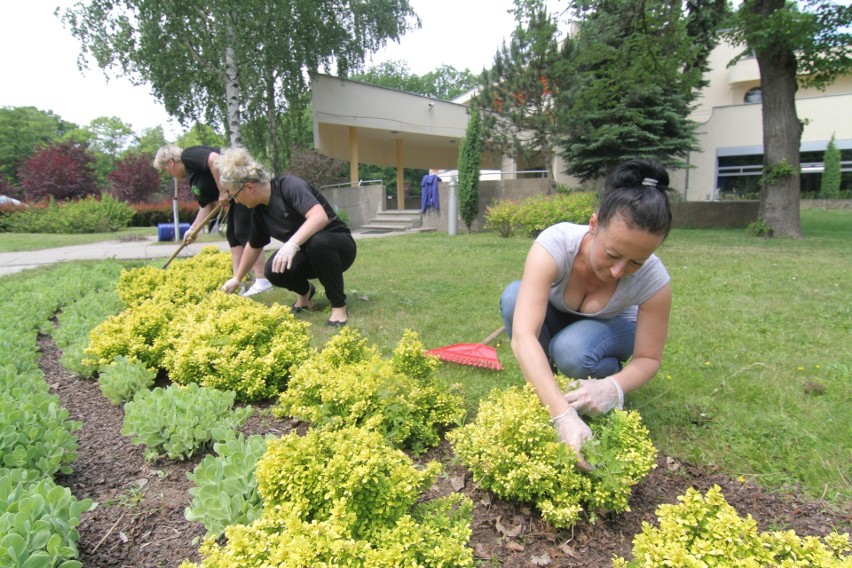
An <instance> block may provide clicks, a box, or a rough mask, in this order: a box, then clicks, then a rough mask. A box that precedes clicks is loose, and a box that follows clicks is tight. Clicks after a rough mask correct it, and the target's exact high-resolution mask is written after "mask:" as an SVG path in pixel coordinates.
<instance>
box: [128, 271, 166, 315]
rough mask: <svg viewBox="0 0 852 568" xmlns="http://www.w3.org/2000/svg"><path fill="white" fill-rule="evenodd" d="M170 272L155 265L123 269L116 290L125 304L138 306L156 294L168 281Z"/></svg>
mask: <svg viewBox="0 0 852 568" xmlns="http://www.w3.org/2000/svg"><path fill="white" fill-rule="evenodd" d="M168 274H170V273H169V272H167V271H165V270H163V269H162V268H159V267H154V266H140V267H138V268H131V269H129V270H122V271H121V274H120V275H119V277H118V283H117V284H116V285H115V291H116V293H117V294H118V297H119V298H121V300H122V301H123V302H124V305H125V306H137V305H139V304H141V303H142V302H144V301H145V300H148V299H150V298H152V297H153V296H154V293H155V292H156V291H157V289H158V288H160V287H161V286H162V285H163V284H165V283H166V277H167V275H168Z"/></svg>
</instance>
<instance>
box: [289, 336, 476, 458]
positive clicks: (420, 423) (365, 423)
mask: <svg viewBox="0 0 852 568" xmlns="http://www.w3.org/2000/svg"><path fill="white" fill-rule="evenodd" d="M437 366H438V362H437V360H436V359H435V358H433V357H428V356H426V355H424V353H423V345H422V343H421V342H420V340H419V338H418V336H417V334H416V333H414V332H412V331H408V330H406V332H405V334H404V335H403V338H402V340H400V342H399V344H398V345H397V347H396V349H395V350H394V354H393V357H392V358H391V359H390V360H386V359H383V358H382V357H381V355H380V354H379V351H378V349H376V348H375V347H371V346H369V345H368V344H367V340H366V339H362V338H361V336H360V334H359V333H358V332H357V331H355V330H353V329H350V328H347V329H344V330H342V331H341V332H340V333H339V334H337V335H336V336H335V337H333V338H332V339H330V340H329V341H328V343H327V344H326V345H325V347H324V348H323V350H322V352H321V353H320V354H318V355H317V356H315V357H314V358H312V359H311V360H309V361H307V362H306V363H304V364H303V365H302V366H301V367H299V369H297V370H296V371H295V372H294V373H293V377H292V378H291V379H290V384H289V386H288V389H287V390H286V391H285V392H283V393H281V396H280V398H279V405H278V406H277V407H276V408H274V409H273V413H274V414H275V415H276V416H278V417H284V416H292V417H295V418H298V419H300V420H304V421H306V422H310V423H311V424H313V425H315V426H317V427H330V428H341V427H346V426H361V427H364V428H369V429H371V430H375V431H377V432H379V433H381V434H382V435H383V436H384V437H385V438H386V439H387V440H388V442H390V443H391V444H392V445H394V446H395V447H398V448H403V449H408V450H410V451H412V452H413V453H415V454H419V453H423V452H424V451H425V450H426V449H427V448H429V447H433V446H436V445H438V444H439V443H440V441H441V438H440V431H441V430H442V429H443V428H446V427H447V426H450V425H455V424H460V423H461V421H462V420H463V419H464V415H465V408H464V400H463V398H462V397H461V396H460V395H459V394H457V393H456V392H453V391H454V390H455V388H448V387H446V386H445V385H444V384H443V383H441V382H440V380H438V379H437V378H436V377H435V376H434V371H435V369H436V368H437Z"/></svg>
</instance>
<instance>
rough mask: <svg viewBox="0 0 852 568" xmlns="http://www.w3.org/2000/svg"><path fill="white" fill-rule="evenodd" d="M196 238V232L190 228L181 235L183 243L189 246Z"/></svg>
mask: <svg viewBox="0 0 852 568" xmlns="http://www.w3.org/2000/svg"><path fill="white" fill-rule="evenodd" d="M197 236H198V234H197V233H196V231H195V230H194V229H193V228H192V227H190V228H189V229H187V231H186V232H185V233H184V234H183V242H185V243H186V244H188V245H191V244H192V243H194V242H195V237H197Z"/></svg>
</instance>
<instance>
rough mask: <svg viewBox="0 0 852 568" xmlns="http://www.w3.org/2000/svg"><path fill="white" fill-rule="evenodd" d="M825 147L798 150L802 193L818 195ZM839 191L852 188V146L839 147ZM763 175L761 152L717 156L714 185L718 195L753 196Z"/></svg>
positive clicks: (721, 196) (731, 196) (755, 194)
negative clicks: (840, 148)
mask: <svg viewBox="0 0 852 568" xmlns="http://www.w3.org/2000/svg"><path fill="white" fill-rule="evenodd" d="M824 154H825V152H824V151H806V152H801V153H800V154H799V161H800V167H801V174H800V178H799V179H800V184H801V192H802V193H803V194H811V196H816V197H819V195H818V194H819V190H820V184H821V183H822V172H823V169H824V165H823V156H824ZM840 160H841V161H840V169H841V182H840V189H841V191H849V190H852V149H843V150H841V151H840ZM762 175H763V155H762V154H743V155H739V156H718V157H717V162H716V187H718V188H719V197H720V198H721V199H743V198H746V197H756V196H757V193H758V192H759V191H760V183H759V182H760V176H762Z"/></svg>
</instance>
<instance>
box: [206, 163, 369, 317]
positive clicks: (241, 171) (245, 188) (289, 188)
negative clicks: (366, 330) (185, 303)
mask: <svg viewBox="0 0 852 568" xmlns="http://www.w3.org/2000/svg"><path fill="white" fill-rule="evenodd" d="M219 171H220V176H221V177H220V183H221V184H222V187H223V188H224V189H225V190H226V191H227V192H228V194H229V195H230V196H231V197H232V198H233V199H234V200H236V202H237V203H241V204H243V205H245V206H246V207H248V208H250V209H252V217H251V235H250V237H249V241H248V244H247V245H246V248H245V253H244V254H243V258H242V262H240V266H239V267H238V268H237V269H236V270H235V271H234V277H233V278H231V279H230V280H228V281H227V282H225V284H224V285H223V286H222V290H224V291H225V292H229V293H230V292H233V291H235V290H236V289H237V288H238V287H239V284H240V282H241V281H242V279H243V277H244V276H245V275H246V273H247V272H248V271H249V269H250V268H251V266H252V263H254V261H255V260H256V259H257V258H258V256H259V255H260V254H261V252H262V251H263V247H265V246H266V245H268V244H269V243H270V241H271V239H272V238H275V239H277V240H279V241H281V242H283V243H284V244H283V246H282V247H281V248H280V249H279V250H278V251H277V252H276V253H275V254H273V255H272V256H271V257H270V258H269V260H267V261H266V276H267V278H268V279H269V281H270V282H272V285H273V286H279V287H281V288H286V289H288V290H292V291H293V292H295V293H296V294H298V296H299V297H298V298H297V299H296V302H295V303H294V304H293V306H292V308H293V311H294V312H295V313H298V312H301V311H302V310H304V309H305V308H306V307H307V306H308V303H309V302H310V299H311V297H312V296H313V295H314V292H315V289H314V286H313V284H311V282H310V280H311V279H313V278H316V279H318V280H319V281H320V283H322V285H323V287H324V288H325V294H326V296H327V297H328V300H329V302H330V303H331V317H330V318H329V320H328V322H327V324H328V325H331V326H343V325H346V320H347V313H346V294H345V293H344V286H343V272H344V271H346V270H347V269H348V268H349V267H350V266H352V263H353V262H354V261H355V254H356V246H355V240H354V239H353V238H352V233H351V232H350V231H349V228H348V227H346V225H345V224H344V223H343V222H342V221H341V220H340V219H339V218H338V217H337V214H336V213H335V212H334V209H333V208H332V207H331V205H330V204H329V202H328V201H327V200H326V199H325V197H323V195H322V194H321V193H320V192H318V191H317V190H316V189H314V188H313V187H312V186H311V185H310V184H309V183H308V182H306V181H305V180H303V179H302V178H299V177H296V176H280V177H276V178H272V179H271V178H270V175H269V173H268V172H267V171H266V170H265V168H264V167H263V166H261V165H260V164H258V163H257V162H256V161H255V160H254V159H253V158H252V157H251V156H250V155H249V153H248V152H247V151H246V150H245V148H230V149H228V150H225V151H224V152H223V153H222V156H221V158H220V159H219Z"/></svg>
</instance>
